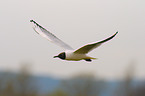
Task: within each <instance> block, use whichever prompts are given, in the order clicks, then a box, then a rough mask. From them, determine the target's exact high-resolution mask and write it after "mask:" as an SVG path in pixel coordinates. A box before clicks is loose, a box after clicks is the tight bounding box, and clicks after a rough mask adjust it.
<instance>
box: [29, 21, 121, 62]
mask: <svg viewBox="0 0 145 96" xmlns="http://www.w3.org/2000/svg"><path fill="white" fill-rule="evenodd" d="M30 22H31V23H32V24H33V29H34V30H35V31H36V32H37V33H38V34H40V35H41V36H42V37H45V38H46V39H47V40H49V41H51V42H53V43H55V44H56V45H58V46H60V47H62V48H64V49H65V51H64V52H61V53H60V54H59V55H57V56H54V58H57V57H58V58H60V59H62V60H69V61H80V60H85V61H89V62H90V61H92V59H96V58H93V57H90V56H88V55H87V53H89V52H90V51H92V50H93V49H95V48H97V47H99V46H100V45H101V44H103V43H104V42H106V41H109V40H111V39H112V38H113V37H115V35H116V34H117V33H118V32H116V33H115V34H114V35H112V36H110V37H109V38H107V39H104V40H102V41H99V42H95V43H91V44H87V45H84V46H82V47H81V48H79V49H76V50H74V49H73V48H72V47H70V46H69V45H67V44H66V43H64V42H63V41H61V40H60V39H59V38H57V37H56V36H55V35H54V34H52V33H51V32H49V31H47V30H46V29H45V28H44V27H42V26H40V25H39V24H38V23H36V22H35V21H34V20H30Z"/></svg>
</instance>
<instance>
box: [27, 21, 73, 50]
mask: <svg viewBox="0 0 145 96" xmlns="http://www.w3.org/2000/svg"><path fill="white" fill-rule="evenodd" d="M30 22H32V23H33V29H34V30H35V31H36V32H37V33H38V34H40V35H41V36H43V37H44V38H46V39H47V40H49V41H51V42H53V43H55V44H56V45H58V46H60V47H62V48H64V49H65V50H73V48H72V47H70V46H69V45H67V44H66V43H64V42H63V41H61V40H60V39H59V38H57V37H56V36H55V35H54V34H52V33H51V32H49V31H47V30H46V29H45V28H43V27H42V26H40V25H39V24H38V23H36V22H35V21H34V20H30Z"/></svg>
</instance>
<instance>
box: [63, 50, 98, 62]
mask: <svg viewBox="0 0 145 96" xmlns="http://www.w3.org/2000/svg"><path fill="white" fill-rule="evenodd" d="M65 53H66V58H65V60H70V61H79V60H83V59H96V58H92V57H89V56H87V55H86V54H77V53H74V51H66V52H65Z"/></svg>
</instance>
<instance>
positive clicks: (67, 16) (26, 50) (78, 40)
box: [0, 0, 145, 80]
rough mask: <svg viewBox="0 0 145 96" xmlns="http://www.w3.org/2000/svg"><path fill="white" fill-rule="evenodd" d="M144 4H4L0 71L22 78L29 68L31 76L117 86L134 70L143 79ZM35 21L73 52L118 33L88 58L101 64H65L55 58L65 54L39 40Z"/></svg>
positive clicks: (111, 0) (0, 6)
mask: <svg viewBox="0 0 145 96" xmlns="http://www.w3.org/2000/svg"><path fill="white" fill-rule="evenodd" d="M144 4H145V1H144V0H1V3H0V26H1V27H0V28H1V30H0V44H1V45H0V71H7V70H8V71H12V72H18V71H19V70H20V68H21V66H22V65H23V64H27V66H29V68H30V71H31V73H32V74H41V75H47V76H53V77H56V78H69V77H72V76H74V75H76V74H79V73H91V74H94V75H96V76H99V77H100V78H103V79H109V80H114V79H121V78H123V76H124V75H125V72H126V70H127V69H128V68H129V66H130V65H133V66H134V70H135V72H134V76H135V77H136V78H141V79H144V78H145V72H144V68H145V59H144V57H145V44H144V42H145V6H144ZM31 19H33V20H35V21H36V22H38V23H39V24H40V25H42V26H43V27H45V28H46V29H47V30H49V31H50V32H52V33H53V34H55V35H56V36H57V37H58V38H60V39H61V40H63V41H64V42H66V43H67V44H69V45H70V46H72V47H73V48H74V49H77V48H80V47H81V46H83V45H84V44H87V43H91V42H95V41H99V40H103V39H105V38H107V37H109V36H111V35H112V34H114V33H115V32H116V31H118V32H119V33H118V34H117V36H116V37H115V38H113V39H112V40H110V41H108V42H107V43H105V44H102V46H100V47H99V48H97V49H95V50H93V51H92V52H90V53H89V54H88V55H90V56H92V57H96V58H98V60H94V61H93V62H91V63H88V62H85V61H79V62H74V61H63V60H60V59H54V58H53V56H55V55H57V54H59V53H60V52H62V51H63V50H62V49H61V48H60V47H59V46H56V45H54V44H52V43H51V42H49V41H48V40H46V39H45V38H43V37H41V36H40V35H38V34H36V33H35V32H34V30H33V29H32V25H31V24H30V22H29V21H30V20H31Z"/></svg>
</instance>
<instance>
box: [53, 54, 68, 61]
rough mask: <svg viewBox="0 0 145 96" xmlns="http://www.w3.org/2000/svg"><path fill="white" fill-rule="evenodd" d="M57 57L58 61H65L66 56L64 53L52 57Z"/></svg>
mask: <svg viewBox="0 0 145 96" xmlns="http://www.w3.org/2000/svg"><path fill="white" fill-rule="evenodd" d="M57 57H58V58H60V59H62V60H65V58H66V54H65V52H62V53H60V54H59V55H58V56H54V57H53V58H57Z"/></svg>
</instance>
